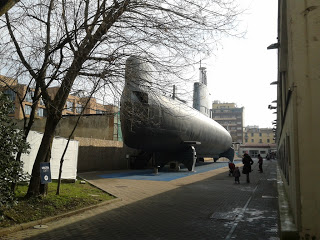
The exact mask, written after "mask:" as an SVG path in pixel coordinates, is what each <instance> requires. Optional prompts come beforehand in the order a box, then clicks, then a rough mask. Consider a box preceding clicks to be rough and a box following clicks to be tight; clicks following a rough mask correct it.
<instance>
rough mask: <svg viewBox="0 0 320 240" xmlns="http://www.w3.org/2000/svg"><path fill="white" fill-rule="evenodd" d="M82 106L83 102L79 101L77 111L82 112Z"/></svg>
mask: <svg viewBox="0 0 320 240" xmlns="http://www.w3.org/2000/svg"><path fill="white" fill-rule="evenodd" d="M82 107H83V106H82V104H79V103H77V104H76V113H81V111H82Z"/></svg>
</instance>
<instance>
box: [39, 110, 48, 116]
mask: <svg viewBox="0 0 320 240" xmlns="http://www.w3.org/2000/svg"><path fill="white" fill-rule="evenodd" d="M38 116H39V117H46V116H47V110H46V109H44V108H38Z"/></svg>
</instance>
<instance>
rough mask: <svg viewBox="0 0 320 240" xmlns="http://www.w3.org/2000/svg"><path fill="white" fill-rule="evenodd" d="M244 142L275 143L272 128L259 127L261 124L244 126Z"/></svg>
mask: <svg viewBox="0 0 320 240" xmlns="http://www.w3.org/2000/svg"><path fill="white" fill-rule="evenodd" d="M243 143H244V144H275V143H276V141H275V138H274V132H273V129H272V128H259V126H247V127H245V128H244V136H243Z"/></svg>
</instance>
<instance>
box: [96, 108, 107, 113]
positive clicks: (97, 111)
mask: <svg viewBox="0 0 320 240" xmlns="http://www.w3.org/2000/svg"><path fill="white" fill-rule="evenodd" d="M105 113H106V111H103V110H99V109H97V110H96V114H105Z"/></svg>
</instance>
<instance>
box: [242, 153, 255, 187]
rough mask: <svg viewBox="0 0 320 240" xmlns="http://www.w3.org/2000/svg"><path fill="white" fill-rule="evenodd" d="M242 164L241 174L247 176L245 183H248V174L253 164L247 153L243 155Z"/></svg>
mask: <svg viewBox="0 0 320 240" xmlns="http://www.w3.org/2000/svg"><path fill="white" fill-rule="evenodd" d="M242 163H243V170H242V173H243V174H246V175H247V183H249V182H250V178H249V173H250V172H251V165H252V164H253V160H252V159H251V157H250V156H249V155H248V153H245V154H244V155H243V158H242Z"/></svg>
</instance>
